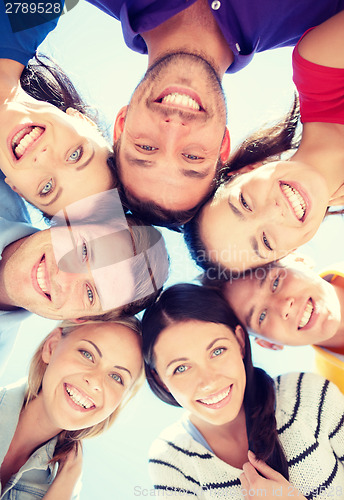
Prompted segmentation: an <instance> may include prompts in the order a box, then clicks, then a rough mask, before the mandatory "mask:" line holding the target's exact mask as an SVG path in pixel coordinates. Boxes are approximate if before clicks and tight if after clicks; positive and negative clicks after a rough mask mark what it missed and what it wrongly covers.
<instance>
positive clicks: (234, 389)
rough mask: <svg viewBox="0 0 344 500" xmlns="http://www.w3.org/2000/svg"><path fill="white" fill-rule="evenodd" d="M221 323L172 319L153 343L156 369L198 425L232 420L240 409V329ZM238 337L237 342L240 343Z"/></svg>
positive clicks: (242, 387)
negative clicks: (169, 324)
mask: <svg viewBox="0 0 344 500" xmlns="http://www.w3.org/2000/svg"><path fill="white" fill-rule="evenodd" d="M237 330H238V331H237V337H236V336H235V335H234V334H233V333H232V331H231V330H230V329H229V328H228V327H226V326H225V325H222V324H216V323H205V322H202V321H194V320H190V321H186V322H182V323H174V324H173V325H172V326H169V327H168V328H166V329H165V330H163V331H162V332H161V334H160V335H159V337H158V340H157V342H156V344H155V347H154V356H155V360H156V370H157V372H158V375H159V377H160V379H161V381H162V382H163V383H164V385H165V386H166V387H167V389H168V391H170V392H171V394H172V395H173V397H174V398H175V399H176V401H178V403H179V404H180V405H181V406H182V407H183V408H185V409H187V410H189V411H190V412H191V414H192V421H193V423H195V424H200V425H202V422H208V423H210V424H212V425H223V424H226V423H229V422H232V421H234V420H235V419H236V417H237V416H238V414H239V412H240V410H241V409H242V405H243V399H244V392H245V384H246V374H245V367H244V363H243V360H242V349H243V348H242V347H241V346H243V345H244V340H243V333H242V332H241V331H240V328H239V327H238V328H237ZM239 342H240V344H241V345H240V344H239Z"/></svg>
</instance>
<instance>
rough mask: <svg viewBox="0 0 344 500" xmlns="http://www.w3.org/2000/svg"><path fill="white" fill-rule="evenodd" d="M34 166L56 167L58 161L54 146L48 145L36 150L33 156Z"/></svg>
mask: <svg viewBox="0 0 344 500" xmlns="http://www.w3.org/2000/svg"><path fill="white" fill-rule="evenodd" d="M32 166H33V167H34V168H38V167H45V168H47V167H49V168H53V169H55V168H56V166H57V161H56V157H55V155H54V152H53V150H52V148H51V147H50V146H48V145H46V146H43V147H40V148H38V149H37V150H36V151H34V155H33V157H32Z"/></svg>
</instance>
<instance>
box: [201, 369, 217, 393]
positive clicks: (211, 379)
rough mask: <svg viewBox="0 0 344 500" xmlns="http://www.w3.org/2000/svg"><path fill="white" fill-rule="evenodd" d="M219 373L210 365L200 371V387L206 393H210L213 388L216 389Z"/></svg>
mask: <svg viewBox="0 0 344 500" xmlns="http://www.w3.org/2000/svg"><path fill="white" fill-rule="evenodd" d="M217 379H218V375H217V373H215V372H214V370H212V369H210V367H208V368H207V369H204V370H202V371H200V373H199V389H200V390H201V391H204V392H206V393H210V392H211V391H212V390H215V389H216V383H217Z"/></svg>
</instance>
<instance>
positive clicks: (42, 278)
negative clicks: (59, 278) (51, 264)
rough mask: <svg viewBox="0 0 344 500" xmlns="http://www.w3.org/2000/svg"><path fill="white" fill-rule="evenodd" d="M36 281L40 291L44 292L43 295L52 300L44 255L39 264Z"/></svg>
mask: <svg viewBox="0 0 344 500" xmlns="http://www.w3.org/2000/svg"><path fill="white" fill-rule="evenodd" d="M36 281H37V284H38V287H39V289H40V290H41V291H42V292H43V294H44V295H45V296H46V297H47V298H48V299H49V300H51V295H50V293H49V292H50V289H49V285H48V280H47V268H46V264H45V255H43V257H42V259H41V262H40V263H39V265H38V267H37V271H36Z"/></svg>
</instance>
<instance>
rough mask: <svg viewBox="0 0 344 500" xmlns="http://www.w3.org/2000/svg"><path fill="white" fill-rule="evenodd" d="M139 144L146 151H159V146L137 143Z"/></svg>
mask: <svg viewBox="0 0 344 500" xmlns="http://www.w3.org/2000/svg"><path fill="white" fill-rule="evenodd" d="M137 146H138V147H139V148H141V149H143V150H144V151H157V149H158V148H155V147H154V146H148V145H147V144H137Z"/></svg>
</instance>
